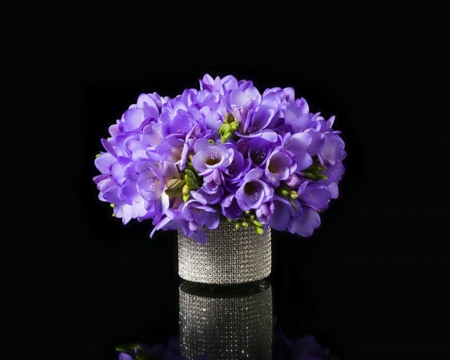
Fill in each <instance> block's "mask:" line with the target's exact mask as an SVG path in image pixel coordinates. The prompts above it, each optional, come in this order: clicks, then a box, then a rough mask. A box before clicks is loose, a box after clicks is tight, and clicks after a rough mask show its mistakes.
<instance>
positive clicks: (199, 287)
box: [179, 280, 273, 360]
mask: <svg viewBox="0 0 450 360" xmlns="http://www.w3.org/2000/svg"><path fill="white" fill-rule="evenodd" d="M232 288H233V287H232ZM179 295H180V298H179V301H180V303H179V309H180V311H179V325H180V353H181V354H182V355H183V356H184V357H185V358H186V359H189V360H194V359H199V358H202V359H203V358H205V359H210V360H239V359H242V360H243V359H246V360H248V359H258V360H269V359H272V343H273V341H272V339H273V309H272V289H271V286H270V283H269V282H268V281H265V280H261V281H257V282H254V283H252V284H246V285H235V286H234V288H233V289H223V288H222V289H221V288H219V289H218V288H217V287H216V288H213V287H208V285H205V284H198V283H191V282H185V283H183V284H181V286H180V289H179ZM202 356H203V357H202Z"/></svg>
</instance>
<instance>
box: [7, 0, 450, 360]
mask: <svg viewBox="0 0 450 360" xmlns="http://www.w3.org/2000/svg"><path fill="white" fill-rule="evenodd" d="M405 4H406V3H405ZM2 6H3V7H4V8H3V9H2V15H3V16H4V20H3V21H2V24H3V25H2V27H3V29H2V33H3V36H2V42H3V46H2V49H3V58H4V60H6V64H5V63H4V65H3V66H2V67H3V73H4V75H6V78H7V81H6V82H4V84H3V85H4V87H5V89H6V90H7V91H6V95H5V96H4V97H3V99H4V101H5V103H4V106H3V109H4V110H6V112H4V116H5V118H4V119H3V121H4V122H3V124H4V125H3V130H4V131H3V138H4V144H5V145H6V151H5V152H4V161H3V170H2V175H3V178H4V181H5V182H6V183H7V184H8V185H6V186H4V187H3V192H4V194H6V195H7V199H8V200H9V199H10V200H9V201H8V200H7V201H6V202H5V205H4V206H5V207H4V211H5V212H6V213H7V214H8V215H7V217H6V218H4V226H3V234H4V235H2V254H3V255H4V257H5V260H4V261H2V265H3V266H4V270H2V278H3V280H4V282H5V284H6V288H5V291H3V294H2V298H3V299H4V300H5V299H6V303H7V304H8V305H7V307H5V309H6V312H7V318H6V319H7V320H10V321H11V324H12V327H11V326H10V325H4V327H3V340H4V341H5V343H6V344H12V343H13V342H14V343H16V342H17V344H18V345H16V346H15V347H14V348H13V349H14V351H19V352H20V353H21V354H23V353H24V352H25V353H26V352H30V353H32V354H34V358H65V359H69V358H74V359H75V358H77V359H81V358H82V359H107V358H111V356H112V354H114V353H113V352H112V349H113V348H114V346H115V345H116V343H117V342H120V341H127V340H130V341H131V340H133V341H140V340H142V341H144V340H145V341H148V342H149V343H151V342H155V343H156V342H162V341H163V340H164V339H165V338H166V337H167V336H168V335H171V334H173V333H174V332H175V331H176V330H177V329H176V323H177V317H178V314H177V312H176V306H177V301H178V298H177V291H178V289H177V287H178V285H179V284H180V282H181V280H180V279H179V278H178V276H177V259H176V240H175V234H173V233H170V232H161V233H159V234H157V235H156V236H155V237H154V239H153V240H149V238H148V235H149V233H150V230H151V226H150V224H146V223H141V224H138V223H130V224H128V225H126V226H123V225H122V224H121V222H120V221H119V220H117V219H113V218H111V211H110V210H111V209H110V208H109V206H108V205H107V204H105V203H101V202H100V201H98V199H97V190H96V188H95V184H94V183H93V182H92V180H91V179H92V177H93V176H95V175H96V174H97V171H96V169H95V167H94V165H93V160H94V156H95V154H97V153H98V152H99V150H102V147H101V144H100V138H102V137H106V136H108V133H107V128H108V126H109V125H110V124H112V123H113V122H115V120H116V119H117V118H119V117H120V115H121V114H122V113H123V112H124V111H125V110H126V109H127V108H128V106H129V105H130V104H132V103H134V102H135V101H136V99H137V96H138V95H139V94H140V93H142V92H153V91H157V92H158V93H159V94H161V95H168V96H175V95H177V94H178V93H180V92H181V91H182V90H183V89H184V88H187V87H196V88H198V79H199V78H201V77H202V76H203V75H204V74H205V73H209V74H211V75H212V76H216V75H219V76H224V75H227V74H233V75H235V76H236V77H237V78H239V79H242V78H243V79H248V80H253V81H254V83H255V85H256V86H257V87H258V88H259V89H260V90H261V91H263V90H264V89H265V88H267V87H272V86H292V87H294V88H295V89H296V95H297V96H302V97H304V98H305V99H306V100H307V101H308V103H309V105H310V108H311V111H313V112H317V111H320V112H322V114H324V115H325V116H326V117H329V116H331V115H336V122H335V125H334V127H335V128H336V129H339V130H341V131H342V133H343V134H342V137H343V138H344V140H345V142H346V145H347V147H346V150H347V153H348V156H347V159H346V160H345V165H346V169H347V170H346V174H345V176H344V178H343V180H342V181H341V183H340V190H341V196H340V198H339V199H338V200H336V201H334V202H333V203H332V205H331V207H330V209H329V210H328V211H327V212H326V213H324V214H323V216H322V226H321V227H320V228H319V229H317V230H316V232H315V233H314V235H313V236H312V237H311V238H309V239H301V238H299V237H296V236H291V235H290V234H285V233H274V236H273V237H274V241H273V246H274V259H273V272H272V275H271V276H270V278H269V280H270V281H271V283H272V286H273V289H274V292H275V295H274V306H275V313H276V316H277V318H278V320H279V321H280V323H281V324H282V325H283V327H284V329H285V331H286V334H287V335H288V336H291V337H294V336H299V335H302V334H309V333H312V334H315V335H316V336H317V337H318V339H319V340H320V341H322V342H323V343H324V345H326V346H328V347H330V348H331V349H332V350H333V352H335V353H337V354H338V355H341V359H342V360H345V359H349V360H354V359H355V360H359V359H366V360H367V359H416V358H417V359H419V358H424V357H423V356H425V358H433V357H434V356H438V355H439V354H443V353H445V352H447V347H448V346H447V344H448V332H446V324H447V325H448V320H449V319H448V315H447V312H446V311H445V310H444V309H445V307H446V305H448V299H449V296H448V295H449V286H448V285H449V282H448V280H449V278H448V245H446V243H447V242H448V235H447V231H446V226H445V225H446V221H447V214H448V210H446V206H447V202H446V200H447V199H448V190H447V189H448V185H447V184H448V175H447V174H446V168H447V164H448V147H447V146H448V144H447V142H448V140H447V134H448V131H447V130H448V125H447V123H448V109H449V107H448V103H449V102H448V71H449V70H448V60H449V59H448V44H449V32H448V27H445V26H444V25H445V23H446V22H447V21H448V20H447V19H448V14H447V13H445V12H443V11H441V10H440V9H432V8H428V7H427V8H424V7H417V8H412V7H411V5H410V4H408V6H406V5H401V4H396V5H395V6H394V5H392V4H391V5H389V6H387V5H385V6H381V5H378V6H369V5H365V6H364V7H362V6H361V7H359V8H354V7H353V8H344V7H342V5H339V6H338V5H335V6H334V7H329V6H325V5H324V4H323V6H322V5H321V7H319V8H317V9H309V8H306V7H305V6H302V5H300V6H299V5H297V6H294V5H293V4H283V5H282V4H278V5H275V4H272V5H271V6H270V7H260V8H259V7H258V8H255V6H256V5H254V6H253V7H249V8H244V7H243V5H242V4H241V5H240V6H239V7H233V6H232V5H226V6H225V4H224V5H223V8H221V7H217V5H216V7H211V5H210V6H209V7H208V6H207V5H202V4H196V5H195V6H194V5H193V4H185V5H183V6H179V5H175V4H169V3H161V4H159V5H156V4H153V3H150V2H149V3H147V4H146V6H144V5H142V4H137V3H136V4H133V3H129V5H128V6H127V7H126V8H125V7H114V6H113V5H111V3H106V2H104V3H97V4H93V3H91V4H89V5H87V4H86V5H82V4H80V3H72V4H71V3H64V4H62V3H56V2H55V3H49V2H43V3H40V4H39V5H37V4H35V5H27V6H24V5H20V4H17V5H15V6H13V5H6V6H4V5H2ZM258 6H259V5H258ZM5 85H6V86H5ZM11 185H15V186H13V187H11ZM8 315H9V317H8ZM5 324H9V323H8V322H5Z"/></svg>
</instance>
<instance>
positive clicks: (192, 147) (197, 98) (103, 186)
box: [93, 75, 346, 243]
mask: <svg viewBox="0 0 450 360" xmlns="http://www.w3.org/2000/svg"><path fill="white" fill-rule="evenodd" d="M333 122H334V116H333V117H331V118H329V119H328V120H325V119H324V118H323V117H322V116H321V115H320V113H316V114H313V113H311V112H310V111H309V106H308V104H307V102H306V101H305V99H303V98H298V99H296V98H295V96H294V90H293V89H292V88H289V87H288V88H284V89H283V88H280V87H275V88H269V89H266V90H265V91H264V93H262V94H261V93H260V92H259V91H258V89H257V88H256V87H255V86H254V85H253V83H252V82H251V81H247V80H239V81H238V80H237V79H236V78H235V77H234V76H231V75H229V76H225V77H223V78H219V77H216V78H215V79H213V78H212V77H211V76H210V75H205V76H204V77H203V79H201V80H200V90H197V89H186V90H184V91H183V93H182V94H181V95H178V96H176V97H175V98H173V99H171V98H168V97H162V96H160V95H159V94H157V93H156V92H154V93H150V94H141V95H140V96H139V97H138V99H137V103H136V104H133V105H131V106H130V107H129V109H128V110H127V111H125V113H124V114H123V115H122V117H121V119H119V120H117V123H116V124H114V125H112V126H111V127H110V128H109V133H110V135H111V137H110V138H108V139H102V140H101V141H102V144H103V146H104V148H105V150H106V152H102V153H101V154H99V155H97V158H96V159H95V165H96V167H97V169H98V170H99V171H100V172H101V175H98V176H96V177H94V179H93V180H94V182H95V183H96V184H97V188H98V190H99V191H100V194H99V199H100V200H102V201H106V202H109V203H111V206H112V207H113V211H114V213H113V216H115V217H118V218H122V220H123V223H124V224H126V223H128V222H129V221H130V219H132V218H135V219H137V220H138V221H143V220H146V219H152V220H153V225H155V227H154V229H153V231H152V233H151V236H152V235H153V233H154V232H155V231H157V230H159V229H160V230H174V229H179V230H182V231H183V232H184V234H185V235H186V236H190V237H193V238H194V239H196V240H197V241H199V242H201V243H205V242H206V237H205V234H204V232H203V230H202V228H203V227H207V228H209V229H215V228H217V226H218V225H219V223H220V221H233V222H235V223H236V227H237V228H239V227H241V226H243V227H247V226H253V227H255V230H256V231H257V232H258V233H260V234H262V233H264V232H265V231H266V230H267V228H268V226H270V227H272V228H273V229H275V230H280V231H285V230H288V231H290V232H291V233H296V234H299V235H301V236H304V237H307V236H310V235H311V234H312V233H313V231H314V229H315V228H317V227H318V226H319V225H320V216H319V213H320V212H321V211H323V210H325V209H327V207H328V204H329V202H330V200H331V199H333V198H337V197H338V186H337V185H338V182H339V181H340V179H341V177H342V175H343V173H344V167H343V165H342V160H343V159H344V158H345V155H346V153H345V150H344V142H343V140H342V139H341V137H340V136H339V134H340V132H339V131H334V130H333V129H332V126H333Z"/></svg>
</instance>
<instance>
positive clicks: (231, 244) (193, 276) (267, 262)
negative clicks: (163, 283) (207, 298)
mask: <svg viewBox="0 0 450 360" xmlns="http://www.w3.org/2000/svg"><path fill="white" fill-rule="evenodd" d="M205 233H206V237H207V239H208V241H207V243H206V244H200V243H199V242H197V241H195V240H194V239H192V238H189V237H186V236H185V235H184V234H183V233H182V232H181V231H178V274H179V275H180V277H181V278H182V279H184V280H188V281H193V282H198V283H206V284H240V283H246V282H252V281H257V280H261V279H264V278H266V277H267V276H269V275H270V271H271V262H272V250H271V229H270V227H269V228H268V230H267V231H266V232H265V233H264V234H263V235H259V234H257V233H256V231H255V229H254V228H253V227H251V226H249V227H246V228H245V227H241V228H240V229H238V230H236V228H235V225H234V224H233V223H228V222H221V223H220V225H219V227H218V228H217V229H214V230H210V229H205Z"/></svg>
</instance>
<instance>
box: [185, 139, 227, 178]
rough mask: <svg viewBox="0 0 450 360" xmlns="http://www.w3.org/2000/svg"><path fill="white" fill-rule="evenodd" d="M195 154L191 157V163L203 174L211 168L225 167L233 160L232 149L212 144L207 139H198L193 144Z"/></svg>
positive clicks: (221, 168) (223, 169)
mask: <svg viewBox="0 0 450 360" xmlns="http://www.w3.org/2000/svg"><path fill="white" fill-rule="evenodd" d="M194 152H195V155H194V156H193V157H192V165H194V167H195V169H197V170H198V171H199V174H200V175H204V174H206V173H208V172H209V171H211V170H214V169H219V170H222V171H226V168H227V167H228V166H229V165H230V164H231V162H232V161H233V156H234V151H233V150H232V149H228V148H227V147H225V146H223V145H213V144H211V143H210V142H209V141H208V140H207V139H198V140H197V141H196V142H195V145H194Z"/></svg>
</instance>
